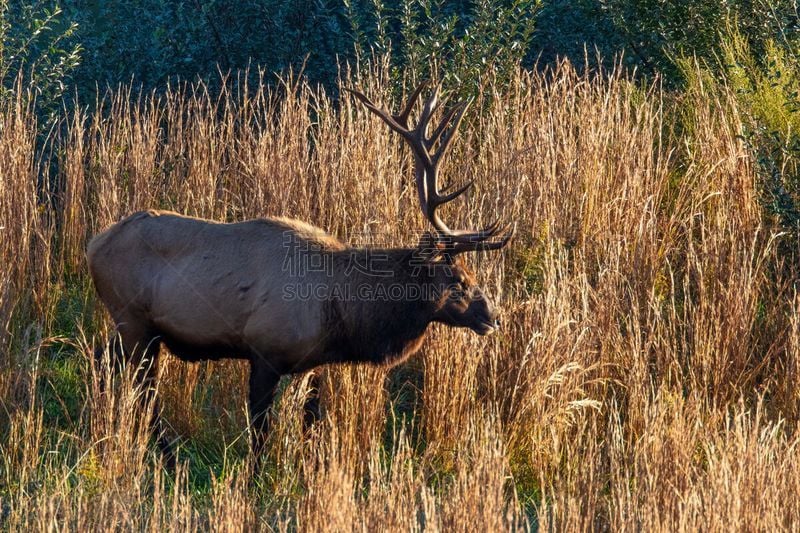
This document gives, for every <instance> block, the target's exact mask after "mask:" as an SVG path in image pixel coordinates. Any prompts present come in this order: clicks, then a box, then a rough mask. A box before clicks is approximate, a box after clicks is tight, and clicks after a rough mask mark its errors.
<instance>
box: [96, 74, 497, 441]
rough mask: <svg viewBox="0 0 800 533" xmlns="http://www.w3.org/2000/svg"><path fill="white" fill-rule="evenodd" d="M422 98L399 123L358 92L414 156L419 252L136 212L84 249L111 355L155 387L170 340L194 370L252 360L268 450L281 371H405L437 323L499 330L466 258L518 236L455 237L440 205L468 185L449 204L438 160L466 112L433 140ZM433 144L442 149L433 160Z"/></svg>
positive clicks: (273, 226) (304, 228)
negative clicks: (140, 367)
mask: <svg viewBox="0 0 800 533" xmlns="http://www.w3.org/2000/svg"><path fill="white" fill-rule="evenodd" d="M420 89H421V88H420ZM420 89H418V90H417V91H416V92H415V93H414V95H413V96H412V99H411V100H410V102H409V104H408V105H407V106H406V111H404V114H401V115H398V116H391V115H388V114H386V113H384V112H382V111H380V110H378V109H377V108H376V107H375V106H374V105H373V104H372V102H370V101H369V100H368V99H367V98H366V97H365V96H363V95H361V94H359V93H355V94H356V96H357V97H358V98H359V99H360V100H362V102H364V103H365V105H366V106H367V107H368V108H370V109H371V110H372V111H373V112H375V113H376V114H378V115H379V116H380V117H381V118H382V119H383V120H384V121H386V122H387V123H388V124H389V125H390V127H392V129H394V130H395V131H398V132H399V133H401V134H403V135H404V137H405V138H406V140H407V141H408V142H409V144H410V145H411V146H412V148H413V149H414V155H415V161H416V179H417V186H418V188H419V193H420V200H421V202H422V208H423V212H424V213H425V215H426V216H427V217H428V219H429V220H430V221H431V223H432V224H433V226H434V228H435V230H436V231H435V232H434V233H426V234H425V236H424V237H423V239H422V240H421V242H420V244H419V245H418V246H415V247H408V248H396V249H376V248H362V249H355V248H351V247H349V246H347V245H345V244H343V243H342V242H341V241H339V240H337V239H335V238H334V237H332V236H330V235H328V234H327V233H325V232H324V231H323V230H321V229H319V228H316V227H314V226H311V225H309V224H306V223H304V222H300V221H297V220H291V219H284V218H267V219H259V220H250V221H245V222H239V223H218V222H213V221H208V220H203V219H198V218H192V217H187V216H182V215H179V214H176V213H171V212H167V211H154V210H151V211H142V212H138V213H135V214H133V215H130V216H129V217H127V218H125V219H123V220H122V221H120V222H118V223H116V224H115V225H113V226H112V227H111V228H109V229H108V230H106V231H105V232H103V233H101V234H99V235H97V236H96V237H95V238H94V239H93V240H92V241H91V242H90V244H89V248H88V254H87V256H88V262H89V268H90V271H91V275H92V278H93V280H94V283H95V287H96V289H97V292H98V295H99V296H100V299H101V300H102V301H103V303H104V304H105V305H106V307H107V308H108V310H109V312H110V314H111V316H112V318H113V320H114V322H115V323H116V325H117V328H118V333H119V338H120V340H121V346H119V345H118V344H116V343H115V344H114V349H113V353H114V356H115V357H116V358H118V359H124V360H126V361H128V362H130V363H133V364H139V363H142V362H145V363H146V366H147V367H148V368H149V369H150V370H149V371H147V372H146V373H145V374H144V379H145V380H148V381H149V380H151V379H152V377H153V375H154V369H155V367H156V360H157V357H158V353H159V348H160V345H161V344H163V345H165V346H166V347H167V348H168V349H169V350H170V351H171V352H172V353H173V354H174V355H176V356H177V357H179V358H181V359H183V360H186V361H200V360H207V359H219V358H240V359H247V360H249V362H250V380H249V386H250V391H249V405H250V414H251V423H252V424H253V425H254V433H253V435H254V445H255V447H256V448H259V447H260V445H261V443H262V442H263V436H264V433H265V432H266V429H267V420H268V417H267V416H266V413H267V410H268V408H269V406H270V405H271V403H272V399H273V394H274V390H275V386H276V385H277V383H278V380H279V379H280V377H281V376H282V375H285V374H293V373H298V372H304V371H307V370H309V369H312V368H315V367H317V366H319V365H323V364H327V363H342V362H369V363H375V364H395V363H397V362H399V361H402V360H403V359H405V358H406V357H408V356H409V355H411V354H413V353H414V352H415V351H417V350H418V349H419V347H420V345H421V344H422V341H423V338H424V335H425V331H426V329H427V328H428V326H429V325H430V324H431V323H432V322H441V323H444V324H448V325H451V326H456V327H468V328H471V329H472V330H473V331H475V332H477V333H479V334H486V333H489V332H490V331H492V330H493V329H495V328H496V327H497V320H496V314H495V312H494V310H493V309H492V306H491V304H490V303H489V302H488V300H487V299H486V298H485V297H484V295H483V293H482V291H481V290H480V288H479V287H478V286H477V285H476V283H475V280H474V277H473V275H472V274H471V273H470V272H469V271H468V270H467V269H466V268H465V266H464V265H463V264H462V263H461V262H460V261H459V260H458V259H457V257H456V256H457V254H459V253H461V252H464V251H476V250H486V249H497V248H500V247H501V246H503V245H505V244H506V243H507V242H508V240H509V238H510V237H511V234H512V232H508V233H507V234H506V235H505V236H504V238H502V239H501V240H500V241H492V237H494V236H495V235H497V234H498V231H499V228H498V225H497V224H493V225H492V226H490V227H489V228H487V229H485V230H483V231H479V232H458V231H453V230H450V229H449V228H447V226H445V225H444V224H443V223H442V222H441V220H440V219H439V218H438V216H437V215H436V213H435V209H436V207H437V205H441V204H442V203H444V202H446V201H450V200H452V199H453V198H455V197H456V196H458V194H461V193H462V192H463V191H464V190H465V189H466V188H462V189H459V190H457V191H455V193H450V194H448V195H442V194H439V192H438V189H437V186H436V178H437V170H438V162H439V158H440V156H441V155H442V153H443V152H444V150H445V149H446V148H447V144H448V143H449V141H450V140H451V139H452V137H453V134H454V133H455V129H456V128H457V125H458V121H459V119H460V118H461V113H463V108H464V107H465V106H461V108H460V109H456V110H455V111H451V112H449V113H447V114H446V115H445V117H444V118H443V119H442V122H441V124H440V125H439V127H437V129H436V132H435V133H434V136H433V137H432V138H428V137H427V136H426V130H427V124H428V121H429V120H430V117H431V115H432V114H433V111H434V109H435V104H436V93H435V92H434V94H433V96H432V97H431V98H430V99H429V100H428V101H427V102H426V104H425V108H424V109H423V111H422V114H421V118H420V122H419V125H418V126H417V128H415V129H414V130H410V129H408V128H407V127H406V124H405V123H406V121H407V118H408V114H409V112H410V110H411V107H412V106H411V104H413V102H414V101H415V100H416V98H417V96H418V94H419V92H420ZM454 116H456V117H457V118H456V119H455V120H454V121H453V118H454ZM451 121H453V124H452V125H450V127H449V128H448V127H447V126H448V124H449V123H450V122H451ZM412 136H413V138H412ZM440 137H441V138H440ZM437 140H439V141H440V144H439V146H440V148H439V152H438V153H433V154H432V153H431V152H430V149H431V148H432V146H433V145H434V143H435V142H436V141H437ZM312 401H314V400H313V399H312ZM156 419H157V416H156Z"/></svg>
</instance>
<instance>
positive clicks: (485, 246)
mask: <svg viewBox="0 0 800 533" xmlns="http://www.w3.org/2000/svg"><path fill="white" fill-rule="evenodd" d="M509 227H510V229H508V228H509ZM516 232H517V224H516V223H513V224H512V223H509V224H506V225H505V226H503V231H502V233H504V235H503V237H502V238H501V239H500V240H497V241H492V242H486V240H479V241H475V242H461V241H458V242H455V243H454V244H453V246H452V249H451V250H450V253H451V254H452V255H456V254H460V253H463V252H488V251H491V250H499V249H501V248H503V247H504V246H505V245H506V244H508V243H509V241H510V240H511V239H512V238H513V237H514V234H516ZM496 233H501V232H500V231H497V232H496Z"/></svg>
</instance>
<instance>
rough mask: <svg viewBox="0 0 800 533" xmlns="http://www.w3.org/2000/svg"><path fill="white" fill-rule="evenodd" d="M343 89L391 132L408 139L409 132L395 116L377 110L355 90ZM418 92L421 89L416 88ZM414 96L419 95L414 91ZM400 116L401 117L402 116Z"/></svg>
mask: <svg viewBox="0 0 800 533" xmlns="http://www.w3.org/2000/svg"><path fill="white" fill-rule="evenodd" d="M343 89H344V90H345V91H347V92H349V93H350V94H352V95H353V96H355V97H356V98H357V99H358V100H359V101H360V102H361V103H362V104H364V107H366V108H367V109H369V110H370V111H372V112H373V113H374V114H376V115H378V116H379V117H380V119H381V120H383V121H384V122H385V123H386V124H387V125H388V126H389V127H390V128H391V129H392V130H394V131H396V132H397V133H399V134H400V135H402V136H403V137H404V138H406V139H408V138H409V135H410V133H411V131H410V130H409V129H408V127H407V126H406V125H405V124H400V123H398V121H397V120H396V118H395V116H393V115H390V114H389V113H387V112H386V111H384V110H382V109H381V108H379V107H378V106H377V105H375V104H374V103H373V102H372V100H370V99H369V98H368V97H367V96H366V95H365V94H364V93H362V92H359V91H356V90H355V89H349V88H347V87H343ZM419 90H421V88H418V91H419ZM415 94H419V93H418V92H417V91H415ZM411 107H413V102H412V103H411ZM400 116H401V117H402V114H401V115H400ZM407 118H408V117H406V119H407Z"/></svg>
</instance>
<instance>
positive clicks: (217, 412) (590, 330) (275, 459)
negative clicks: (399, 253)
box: [0, 64, 800, 531]
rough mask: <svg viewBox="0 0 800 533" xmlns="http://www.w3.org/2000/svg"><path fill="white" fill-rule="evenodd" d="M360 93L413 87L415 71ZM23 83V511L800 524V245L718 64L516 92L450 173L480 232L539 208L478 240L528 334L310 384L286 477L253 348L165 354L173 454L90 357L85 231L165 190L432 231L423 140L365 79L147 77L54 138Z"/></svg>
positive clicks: (277, 524)
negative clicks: (419, 143) (315, 410)
mask: <svg viewBox="0 0 800 533" xmlns="http://www.w3.org/2000/svg"><path fill="white" fill-rule="evenodd" d="M347 84H352V85H354V86H357V87H359V88H361V89H363V90H364V91H365V92H366V93H367V94H369V95H370V96H371V97H373V98H374V99H375V100H376V101H380V102H382V103H383V104H384V105H385V106H386V107H390V106H392V107H395V106H397V105H398V103H397V102H391V101H390V100H389V98H388V96H387V91H386V90H385V89H383V88H384V87H388V86H389V83H388V81H387V74H386V69H385V68H384V69H382V68H376V69H374V71H373V72H371V73H368V74H367V73H363V74H362V75H357V74H356V75H352V76H351V77H350V78H349V80H348V82H347ZM23 101H24V100H23V99H22V98H19V99H17V100H16V101H12V102H9V103H8V104H7V105H5V106H4V107H3V108H2V110H0V227H2V229H0V264H1V265H2V268H0V357H2V359H1V360H0V405H1V406H2V409H0V435H1V436H2V438H1V439H0V526H1V527H2V528H3V529H7V530H33V531H36V530H48V531H51V530H52V531H57V530H64V529H68V530H88V529H91V530H111V529H120V530H130V529H134V530H152V531H161V530H187V531H190V530H194V529H196V528H198V527H200V528H204V529H205V528H213V529H219V530H229V531H241V530H246V531H251V530H272V529H275V530H302V531H316V530H330V531H348V530H358V531H376V530H392V531H393V530H431V531H497V530H505V529H536V528H541V529H542V530H555V531H562V530H566V531H575V530H597V529H599V530H606V529H610V530H633V531H643V530H644V531H649V530H665V531H694V530H702V531H729V530H733V529H740V530H746V531H765V530H797V529H798V528H800V498H798V497H797V495H798V494H799V493H800V447H798V437H797V436H796V435H797V427H798V422H799V421H800V401H799V400H800V395H799V394H798V387H797V378H798V376H799V375H800V319H799V318H798V315H797V310H798V302H799V300H798V297H797V294H796V290H795V288H794V287H795V285H794V284H795V279H796V275H797V273H796V271H795V270H794V267H793V265H792V264H791V263H790V262H789V261H786V260H785V259H784V258H785V256H786V254H785V253H783V252H782V251H783V250H786V249H791V248H792V247H793V246H796V245H797V243H796V242H793V240H792V238H791V237H790V236H789V235H788V234H785V233H782V232H780V231H779V227H778V226H777V224H776V223H775V222H773V220H772V218H771V217H770V216H768V215H767V214H765V213H766V211H765V210H764V208H763V200H762V198H761V193H760V192H759V190H760V189H759V178H758V176H757V173H756V170H755V168H754V165H755V163H754V161H753V156H752V155H751V152H750V151H749V150H748V149H747V147H746V146H745V145H744V143H743V141H742V140H741V138H740V137H739V134H740V133H741V132H742V128H743V121H744V118H743V114H742V113H741V112H740V110H739V109H738V107H737V104H736V98H735V95H734V94H733V93H732V91H731V90H729V89H727V88H726V87H725V86H724V85H723V84H720V83H716V82H711V81H709V80H707V79H705V78H704V77H703V76H701V75H700V73H699V72H698V76H697V77H696V79H695V80H694V81H693V82H691V83H690V84H689V87H688V88H686V89H685V90H683V91H681V92H669V91H667V90H665V89H662V88H661V87H660V86H659V85H657V84H656V85H653V86H643V85H641V84H640V83H634V82H631V81H629V80H628V79H627V78H626V77H625V76H624V75H622V74H619V73H617V72H605V73H601V74H592V75H580V74H577V73H576V71H575V69H573V68H572V67H571V66H569V65H568V64H563V65H561V66H560V67H557V68H555V69H553V70H551V71H549V72H547V73H542V74H539V73H529V72H526V71H520V72H519V74H518V75H517V77H516V79H515V80H513V82H512V83H511V85H510V88H509V89H502V88H500V87H497V88H495V87H493V86H492V85H489V87H488V88H487V91H486V97H485V99H483V100H481V99H479V100H478V101H477V102H474V103H473V105H472V107H471V111H470V114H469V116H468V117H467V119H466V120H465V122H464V124H463V125H462V127H461V135H460V136H459V138H458V139H457V140H456V141H455V143H454V146H453V148H452V153H451V154H450V157H449V159H448V163H447V165H446V167H445V168H444V170H443V172H444V177H448V176H455V177H458V178H461V177H465V178H467V177H472V178H475V181H476V188H475V189H474V190H473V191H472V192H471V193H469V194H468V195H466V196H467V199H466V200H464V201H462V200H459V202H456V203H459V206H458V208H457V209H456V208H452V207H451V208H449V210H448V212H447V217H448V220H451V221H453V223H454V225H455V226H457V227H477V226H480V225H484V224H486V223H487V222H489V221H490V220H491V219H494V218H495V217H496V216H498V215H500V216H501V217H502V218H504V219H506V220H515V221H516V222H517V236H516V238H515V240H514V241H513V243H512V244H511V245H509V246H508V247H507V248H506V249H504V250H503V251H502V252H497V253H491V254H484V255H476V254H471V255H473V257H471V258H470V262H471V264H472V265H473V267H474V269H475V270H476V271H477V272H478V278H479V280H480V282H481V283H482V284H483V285H484V286H485V287H486V288H487V291H488V293H489V294H490V295H491V297H493V299H494V301H495V303H496V305H497V306H498V307H499V308H500V309H501V310H502V315H503V323H504V325H503V327H502V329H501V331H500V332H499V333H498V334H495V335H492V336H489V337H478V336H477V335H474V334H472V333H470V332H468V331H460V330H453V329H447V328H445V327H442V326H434V327H432V331H431V334H430V336H429V338H428V340H427V341H426V342H425V344H424V346H423V348H422V350H421V352H420V354H418V355H417V356H415V357H414V358H412V359H411V360H410V361H409V362H407V363H405V364H404V365H401V366H399V367H397V368H394V369H386V368H375V367H366V366H342V367H336V368H330V369H326V370H325V371H323V378H324V379H323V386H322V404H323V408H324V412H325V416H324V418H323V420H322V421H320V422H319V423H318V424H317V425H316V426H315V427H314V428H313V430H312V431H311V433H310V434H307V435H304V434H303V430H302V416H303V412H302V406H303V399H304V397H305V394H306V387H307V380H306V379H303V378H295V379H294V380H286V384H285V385H284V386H283V390H282V393H281V394H280V396H279V398H278V401H277V403H276V406H275V411H276V413H275V420H276V421H275V424H274V430H273V433H272V435H271V438H270V442H269V444H268V458H267V460H266V461H265V465H264V468H263V469H262V470H261V471H260V472H256V473H253V472H252V471H251V470H252V465H251V462H252V461H251V460H250V458H249V452H248V444H247V443H248V434H247V430H246V426H247V424H246V413H245V404H246V390H247V389H246V385H247V379H246V378H247V368H246V366H245V365H244V364H242V363H238V362H230V361H228V362H225V361H222V362H215V363H207V364H201V365H190V364H183V363H180V362H177V361H176V360H174V359H170V358H165V359H164V361H166V364H164V365H163V368H162V369H161V372H162V379H161V381H160V385H159V390H160V394H161V396H162V398H163V403H164V404H165V406H164V408H165V418H166V420H167V421H168V423H169V426H170V432H171V433H172V436H173V437H175V438H178V439H179V442H180V443H181V452H180V458H181V462H180V465H179V467H178V469H177V471H176V472H174V473H172V472H167V471H166V470H165V469H163V468H162V466H161V462H160V461H161V459H160V456H159V454H158V452H157V448H156V446H155V444H154V441H153V439H152V438H151V437H150V435H149V434H148V432H147V430H146V424H137V423H136V422H138V421H140V420H141V419H142V417H143V416H144V413H143V412H142V411H141V409H140V407H139V404H138V403H137V402H136V401H135V396H136V394H137V393H138V391H136V390H135V389H132V387H131V381H130V379H128V380H126V379H125V377H124V376H123V378H120V379H118V380H117V381H118V384H117V386H116V387H115V388H113V389H111V390H110V391H109V392H108V393H101V392H100V386H99V383H100V379H101V377H102V376H101V374H103V373H104V372H105V370H104V369H102V368H100V367H95V366H93V365H92V364H91V363H92V355H91V353H92V349H93V347H94V346H96V345H101V344H102V343H104V342H105V339H106V338H107V336H108V335H109V334H111V333H112V330H113V325H112V324H111V323H110V319H109V317H108V316H107V314H106V313H105V311H104V309H103V308H102V305H101V304H100V302H99V301H98V300H97V298H96V296H95V293H94V290H93V288H92V286H91V281H90V280H89V276H88V273H87V269H86V263H85V257H84V251H85V247H86V243H87V241H88V239H89V238H90V237H91V236H92V235H94V234H95V233H97V232H98V231H100V230H102V229H103V228H105V227H107V226H109V225H110V224H112V223H113V222H115V221H117V220H119V219H120V218H122V217H123V216H125V215H127V214H129V213H131V212H133V211H135V210H138V209H142V208H166V209H173V210H176V211H180V212H182V213H186V214H191V215H197V216H202V217H208V218H212V219H216V220H226V221H232V220H242V219H246V218H252V217H260V216H276V215H282V216H290V217H295V218H299V219H302V220H305V221H308V222H310V223H312V224H314V225H317V226H320V227H322V228H324V229H325V230H327V231H329V232H330V233H332V234H334V235H336V236H337V237H340V238H341V239H343V240H344V241H346V242H349V243H351V244H354V245H368V244H370V243H372V242H379V243H380V244H384V245H385V244H390V245H412V244H414V243H415V242H416V240H417V238H418V232H419V231H422V230H425V229H427V225H426V222H425V221H424V219H423V218H422V216H421V213H420V210H419V207H418V205H417V200H416V194H415V192H414V188H413V187H414V185H413V179H412V170H411V163H412V161H411V156H410V153H409V150H408V149H407V148H406V147H405V146H404V145H403V144H402V141H401V139H400V138H399V137H398V136H397V135H395V134H392V133H390V131H389V129H388V128H387V127H386V126H385V125H384V124H383V123H381V122H380V121H379V120H378V119H377V118H375V117H374V116H372V115H370V114H369V112H368V111H367V110H366V109H364V108H363V107H362V106H360V105H359V104H357V103H355V102H354V101H353V100H352V99H350V98H343V99H342V100H341V101H340V102H335V101H334V100H332V99H331V98H329V97H328V96H326V95H325V94H324V93H323V92H322V91H321V90H315V89H311V88H309V87H307V86H305V85H304V84H303V83H298V82H297V81H296V80H291V79H289V80H287V81H285V83H284V85H282V86H279V87H278V89H274V90H272V91H270V90H267V89H265V88H264V87H249V88H248V90H247V91H244V90H230V91H228V92H225V93H223V94H222V95H218V94H209V93H208V92H207V91H205V90H204V89H203V88H202V87H195V88H194V89H192V88H186V87H183V88H174V89H172V90H170V91H168V92H166V93H165V94H162V95H161V96H158V97H152V96H139V95H136V94H131V92H130V91H128V90H127V89H125V88H120V89H119V90H117V91H115V92H112V93H110V94H109V95H107V97H106V99H105V100H104V101H103V102H102V104H101V105H100V106H99V107H98V109H97V110H96V111H92V112H91V113H89V112H81V111H77V112H71V113H69V114H68V116H66V117H65V118H64V119H63V123H62V124H61V125H60V127H59V128H56V129H55V130H53V131H52V132H51V133H50V135H49V136H48V138H47V139H46V140H45V141H43V140H42V139H41V138H40V139H39V142H38V144H37V126H36V123H35V120H34V118H33V117H34V115H33V110H32V109H31V108H30V106H29V105H26V104H23V103H22V102H23ZM37 146H38V147H39V148H37ZM51 160H55V161H57V162H58V164H57V165H55V164H49V163H47V162H48V161H51ZM37 177H38V178H37ZM42 177H43V178H42ZM37 181H38V185H37ZM42 183H51V184H52V185H51V186H50V187H49V188H46V187H43V186H42ZM45 189H47V191H45ZM460 202H463V203H460ZM142 426H145V428H144V429H142Z"/></svg>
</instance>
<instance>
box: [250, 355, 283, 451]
mask: <svg viewBox="0 0 800 533" xmlns="http://www.w3.org/2000/svg"><path fill="white" fill-rule="evenodd" d="M280 377H281V376H280V374H279V373H278V372H277V371H276V370H275V369H273V368H272V367H271V366H270V365H269V363H267V362H266V361H265V360H264V359H263V358H260V357H253V358H252V359H251V360H250V429H251V431H252V445H253V453H254V454H255V456H256V458H258V457H260V455H261V452H262V451H263V449H264V443H265V442H266V437H267V433H268V432H269V408H270V407H271V406H272V400H273V398H274V397H275V387H276V386H277V385H278V381H279V380H280Z"/></svg>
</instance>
